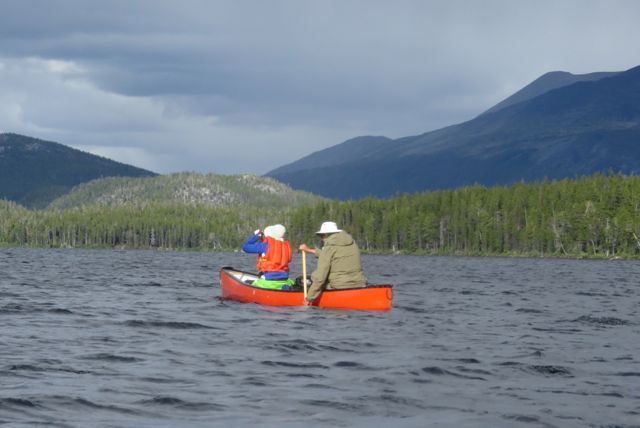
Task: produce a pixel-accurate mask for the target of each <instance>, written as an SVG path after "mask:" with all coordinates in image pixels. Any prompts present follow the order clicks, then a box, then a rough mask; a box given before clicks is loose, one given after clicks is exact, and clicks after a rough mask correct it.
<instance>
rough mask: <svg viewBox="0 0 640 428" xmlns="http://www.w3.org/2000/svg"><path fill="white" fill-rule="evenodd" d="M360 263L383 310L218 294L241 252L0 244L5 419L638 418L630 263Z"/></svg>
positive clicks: (497, 423) (470, 421)
mask: <svg viewBox="0 0 640 428" xmlns="http://www.w3.org/2000/svg"><path fill="white" fill-rule="evenodd" d="M296 262H297V264H296V263H294V265H293V266H292V268H293V270H294V273H295V274H299V272H300V270H301V268H300V266H299V261H296ZM363 263H364V266H365V271H366V273H367V276H368V277H369V278H370V280H371V281H372V282H376V283H389V282H392V283H394V284H395V285H396V286H395V293H394V299H395V300H394V309H393V310H392V311H391V312H388V313H379V312H357V311H329V310H321V309H317V308H304V307H301V308H273V307H271V308H270V307H261V306H257V305H252V304H249V305H246V304H239V303H236V302H228V301H227V302H222V301H220V300H219V299H218V296H219V293H220V290H219V283H218V278H217V270H218V269H219V268H220V267H221V266H226V265H232V266H235V267H237V268H240V269H245V270H252V269H253V266H254V259H253V257H252V256H249V255H244V254H211V253H173V252H152V251H85V250H33V249H1V250H0V272H2V276H1V277H0V317H1V321H2V322H1V324H0V331H1V335H0V424H7V425H8V426H34V425H38V424H47V425H48V426H60V427H66V426H137V427H144V426H149V427H151V426H153V427H157V426H162V427H184V426H190V427H211V426H221V427H222V426H225V427H226V426H249V425H257V426H273V427H276V426H277V427H282V426H310V425H311V426H314V425H315V426H323V425H330V426H361V427H365V426H366V427H368V426H399V427H424V426H434V427H435V426H437V427H585V426H587V427H588V426H593V427H613V426H620V427H638V426H640V404H639V403H640V390H639V389H638V387H637V385H638V381H639V380H640V363H639V361H640V357H639V355H640V345H639V344H640V340H638V338H639V337H640V317H639V315H640V312H639V306H640V292H639V288H638V280H637V278H640V263H638V262H629V261H575V260H542V259H498V258H490V259H484V258H447V257H410V256H407V257H401V256H365V257H364V259H363Z"/></svg>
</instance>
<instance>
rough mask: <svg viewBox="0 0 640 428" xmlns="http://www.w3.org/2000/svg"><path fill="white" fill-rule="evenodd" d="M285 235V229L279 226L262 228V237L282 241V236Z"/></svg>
mask: <svg viewBox="0 0 640 428" xmlns="http://www.w3.org/2000/svg"><path fill="white" fill-rule="evenodd" d="M285 233H287V229H286V228H285V227H284V226H283V225H281V224H274V225H273V226H267V227H265V228H264V236H270V237H271V238H275V239H279V240H283V239H284V234H285Z"/></svg>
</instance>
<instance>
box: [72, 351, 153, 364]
mask: <svg viewBox="0 0 640 428" xmlns="http://www.w3.org/2000/svg"><path fill="white" fill-rule="evenodd" d="M81 358H82V359H83V360H97V361H112V362H118V363H138V362H141V361H144V359H142V358H136V357H126V356H123V355H115V354H108V353H99V354H92V355H85V356H84V357H81Z"/></svg>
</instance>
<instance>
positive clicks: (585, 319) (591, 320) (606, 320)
mask: <svg viewBox="0 0 640 428" xmlns="http://www.w3.org/2000/svg"><path fill="white" fill-rule="evenodd" d="M573 322H581V323H586V324H597V325H628V324H629V321H627V320H623V319H620V318H615V317H594V316H591V315H583V316H581V317H578V318H576V319H574V320H573Z"/></svg>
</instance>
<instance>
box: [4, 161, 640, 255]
mask: <svg viewBox="0 0 640 428" xmlns="http://www.w3.org/2000/svg"><path fill="white" fill-rule="evenodd" d="M327 220H331V221H335V222H337V223H338V225H339V227H341V228H342V229H344V230H346V231H348V232H349V233H351V234H352V235H353V237H354V238H355V239H356V242H357V243H358V245H359V246H360V248H361V249H362V250H363V251H364V252H380V253H403V254H441V255H513V256H518V255H521V256H560V257H608V258H611V257H638V256H640V177H635V176H625V175H621V174H618V175H615V174H613V173H610V174H597V175H594V176H591V177H583V178H578V179H565V180H558V181H548V180H545V181H543V182H538V183H531V184H528V183H518V184H514V185H511V186H498V187H484V186H480V185H476V186H469V187H464V188H460V189H455V190H443V191H435V192H428V193H419V194H411V195H409V194H407V195H398V196H396V197H393V198H389V199H378V198H373V197H371V198H364V199H360V200H351V201H337V200H318V201H313V202H310V203H308V204H305V205H302V206H297V207H290V206H281V207H264V206H263V207H257V206H251V205H246V204H237V205H235V206H232V207H212V206H207V205H202V204H187V203H177V202H144V203H134V202H129V203H126V204H122V205H115V206H114V205H105V204H99V203H94V204H90V205H81V206H76V207H70V208H64V209H60V208H49V209H45V210H28V209H26V208H24V207H22V206H20V205H17V204H15V203H13V202H9V201H0V245H5V246H30V247H56V248H58V247H65V248H66V247H73V248H75V247H84V248H131V249H133V248H135V249H149V248H157V249H180V250H185V249H192V250H203V251H227V250H235V249H239V248H240V246H241V245H242V243H243V242H244V241H245V240H246V239H247V238H248V237H249V236H250V235H251V233H252V232H253V231H254V230H255V229H257V228H263V227H265V226H266V225H268V224H273V223H282V224H284V225H285V226H286V227H287V230H288V238H289V240H291V242H292V244H293V245H294V246H297V244H299V243H301V242H306V243H309V244H312V243H315V244H316V245H318V244H319V241H318V239H317V238H316V237H315V235H314V233H315V231H317V230H318V228H319V226H320V224H321V223H322V222H323V221H327Z"/></svg>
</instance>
